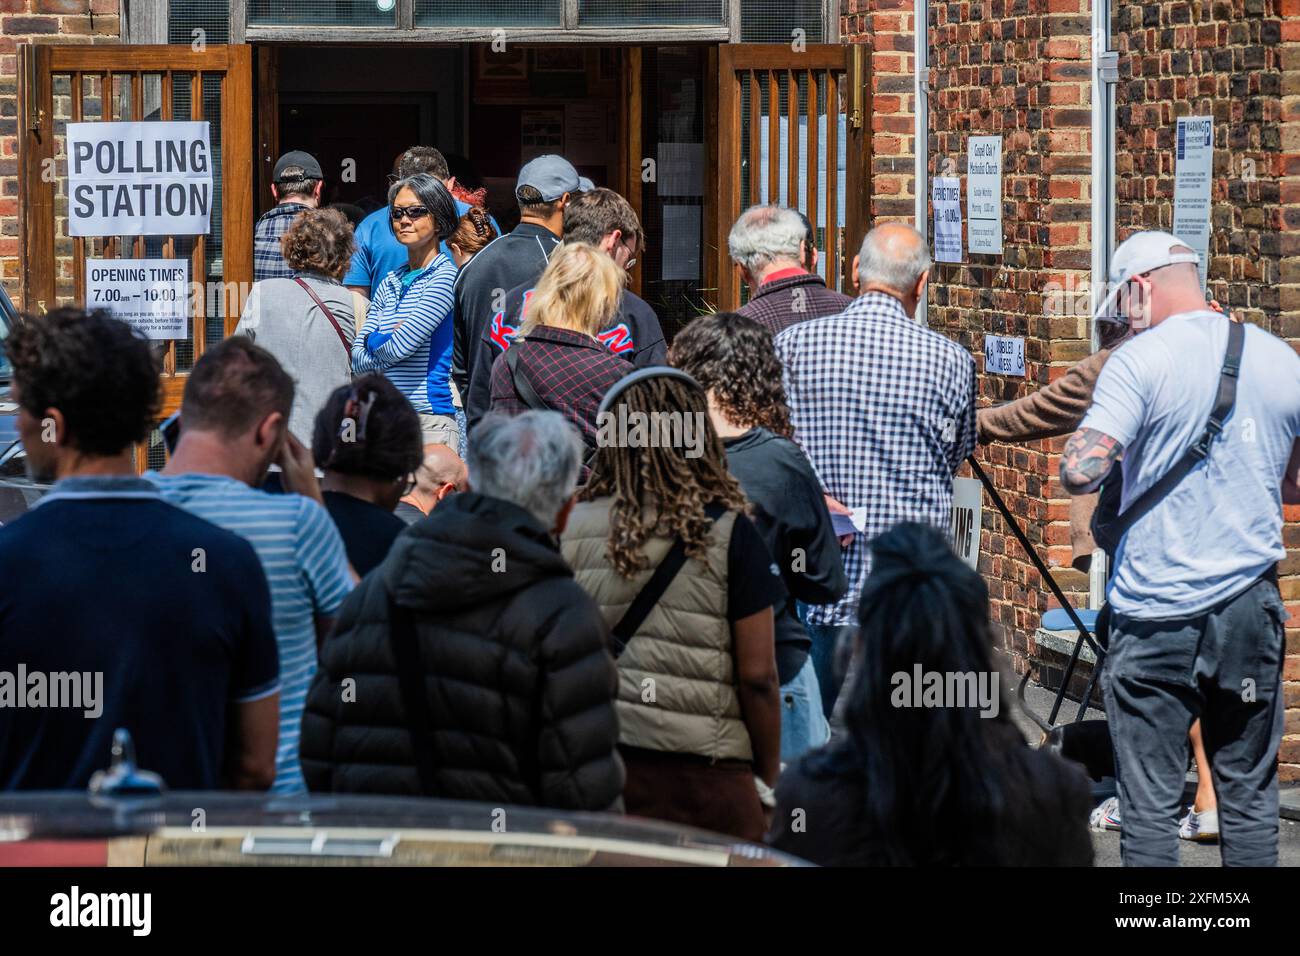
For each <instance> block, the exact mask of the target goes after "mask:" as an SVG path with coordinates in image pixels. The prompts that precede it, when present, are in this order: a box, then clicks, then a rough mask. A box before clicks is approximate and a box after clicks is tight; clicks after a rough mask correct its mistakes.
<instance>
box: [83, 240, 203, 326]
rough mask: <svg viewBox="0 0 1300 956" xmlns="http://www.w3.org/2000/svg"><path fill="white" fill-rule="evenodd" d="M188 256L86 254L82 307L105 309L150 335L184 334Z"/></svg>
mask: <svg viewBox="0 0 1300 956" xmlns="http://www.w3.org/2000/svg"><path fill="white" fill-rule="evenodd" d="M189 288H190V262H189V260H188V259H87V260H86V308H88V309H108V310H109V311H110V312H112V313H113V315H114V316H115V317H117V318H119V319H121V320H122V321H123V322H126V323H128V324H129V325H133V326H135V327H136V328H137V329H139V330H140V331H141V332H143V333H144V334H145V335H146V336H147V337H148V338H151V339H185V338H189V322H190V315H189V307H190V304H189Z"/></svg>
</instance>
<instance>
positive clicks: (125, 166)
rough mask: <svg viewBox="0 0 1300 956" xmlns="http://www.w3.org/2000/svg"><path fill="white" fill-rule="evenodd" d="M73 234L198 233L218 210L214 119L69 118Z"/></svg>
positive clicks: (69, 186)
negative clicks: (73, 120)
mask: <svg viewBox="0 0 1300 956" xmlns="http://www.w3.org/2000/svg"><path fill="white" fill-rule="evenodd" d="M67 149H68V235H70V236H197V235H205V234H206V233H207V232H208V228H209V222H210V220H211V215H212V202H213V186H212V146H211V142H210V141H209V128H208V123H207V122H205V121H197V122H196V121H188V120H187V121H182V122H166V123H69V124H68V138H67Z"/></svg>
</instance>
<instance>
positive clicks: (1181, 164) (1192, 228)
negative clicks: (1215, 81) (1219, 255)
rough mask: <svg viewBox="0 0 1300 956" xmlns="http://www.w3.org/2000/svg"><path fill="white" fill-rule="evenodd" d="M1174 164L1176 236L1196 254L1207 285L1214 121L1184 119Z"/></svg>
mask: <svg viewBox="0 0 1300 956" xmlns="http://www.w3.org/2000/svg"><path fill="white" fill-rule="evenodd" d="M1175 149H1176V152H1175V158H1176V160H1177V162H1176V163H1175V164H1174V235H1175V236H1177V237H1178V238H1179V239H1181V240H1183V242H1185V243H1187V244H1188V245H1189V246H1191V247H1192V248H1193V249H1195V250H1196V254H1197V255H1198V256H1200V257H1201V261H1200V263H1199V264H1198V266H1197V267H1198V268H1199V269H1200V272H1201V285H1204V284H1205V278H1206V267H1207V265H1208V263H1209V254H1210V182H1211V178H1212V177H1213V175H1214V118H1213V117H1212V116H1181V117H1179V118H1178V139H1177V145H1176V147H1175Z"/></svg>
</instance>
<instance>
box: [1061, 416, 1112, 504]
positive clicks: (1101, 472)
mask: <svg viewBox="0 0 1300 956" xmlns="http://www.w3.org/2000/svg"><path fill="white" fill-rule="evenodd" d="M1123 451H1124V446H1123V445H1121V444H1120V443H1119V442H1117V441H1116V440H1115V439H1113V438H1111V437H1110V436H1109V435H1107V434H1105V433H1103V432H1099V431H1097V430H1096V429H1095V428H1080V429H1079V430H1078V431H1077V432H1075V433H1074V434H1073V435H1071V436H1070V440H1069V441H1068V442H1066V445H1065V452H1064V453H1063V454H1062V455H1061V484H1063V485H1065V490H1066V491H1068V492H1069V493H1070V494H1072V495H1086V494H1091V493H1092V492H1094V491H1096V490H1097V487H1098V486H1099V485H1100V484H1101V480H1102V479H1103V478H1105V477H1106V473H1107V472H1109V471H1110V469H1111V466H1112V465H1114V464H1115V462H1116V461H1118V460H1119V457H1120V454H1121V453H1122V452H1123Z"/></svg>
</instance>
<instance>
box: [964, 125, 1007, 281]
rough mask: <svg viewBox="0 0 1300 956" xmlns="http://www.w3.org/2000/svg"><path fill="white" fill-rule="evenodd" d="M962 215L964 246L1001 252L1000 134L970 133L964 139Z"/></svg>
mask: <svg viewBox="0 0 1300 956" xmlns="http://www.w3.org/2000/svg"><path fill="white" fill-rule="evenodd" d="M966 219H967V224H966V236H967V243H966V245H967V248H968V249H969V250H970V251H971V252H983V253H993V254H994V255H1001V254H1002V137H1001V136H972V137H971V138H970V140H969V142H968V143H967V155H966Z"/></svg>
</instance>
